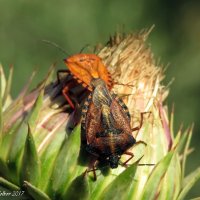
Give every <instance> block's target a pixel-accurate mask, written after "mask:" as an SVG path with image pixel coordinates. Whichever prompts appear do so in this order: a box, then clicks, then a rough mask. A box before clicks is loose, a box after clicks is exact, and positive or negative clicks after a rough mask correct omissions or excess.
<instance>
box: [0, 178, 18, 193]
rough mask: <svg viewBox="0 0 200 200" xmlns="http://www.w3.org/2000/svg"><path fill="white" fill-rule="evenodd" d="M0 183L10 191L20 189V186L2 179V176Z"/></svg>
mask: <svg viewBox="0 0 200 200" xmlns="http://www.w3.org/2000/svg"><path fill="white" fill-rule="evenodd" d="M0 185H1V186H3V187H5V188H7V189H8V190H10V191H12V190H20V188H19V187H18V186H17V185H15V184H13V183H11V182H9V181H8V180H6V179H4V178H3V177H0Z"/></svg>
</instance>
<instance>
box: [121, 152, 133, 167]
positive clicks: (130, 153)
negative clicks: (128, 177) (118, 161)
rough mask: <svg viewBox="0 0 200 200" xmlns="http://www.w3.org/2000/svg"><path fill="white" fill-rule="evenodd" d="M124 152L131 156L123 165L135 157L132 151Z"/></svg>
mask: <svg viewBox="0 0 200 200" xmlns="http://www.w3.org/2000/svg"><path fill="white" fill-rule="evenodd" d="M124 154H126V155H129V156H130V158H129V159H127V160H126V161H125V162H124V163H122V165H124V166H126V164H127V163H128V162H129V161H130V160H131V159H132V158H133V157H134V154H133V153H132V152H129V151H126V152H124Z"/></svg>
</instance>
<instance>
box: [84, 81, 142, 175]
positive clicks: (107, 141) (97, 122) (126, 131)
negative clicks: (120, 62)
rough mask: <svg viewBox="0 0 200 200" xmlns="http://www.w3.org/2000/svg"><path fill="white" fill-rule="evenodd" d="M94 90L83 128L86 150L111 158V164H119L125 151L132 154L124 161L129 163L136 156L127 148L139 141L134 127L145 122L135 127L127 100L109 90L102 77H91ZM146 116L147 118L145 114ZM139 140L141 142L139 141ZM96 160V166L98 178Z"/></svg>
mask: <svg viewBox="0 0 200 200" xmlns="http://www.w3.org/2000/svg"><path fill="white" fill-rule="evenodd" d="M91 85H92V86H93V88H94V89H93V92H92V93H91V94H90V95H89V97H88V99H87V100H86V101H85V104H84V106H83V109H82V131H83V133H84V134H83V135H84V136H85V139H86V150H87V151H88V152H89V153H90V154H92V155H94V156H95V157H96V160H107V161H108V163H109V165H110V167H111V168H117V167H118V165H119V160H120V158H121V155H122V154H127V155H130V158H129V159H128V160H127V161H125V162H124V163H123V165H126V164H127V163H128V161H129V160H131V159H132V158H133V153H131V152H128V151H127V150H128V149H129V148H130V147H132V146H133V145H134V144H136V140H135V138H134V137H133V135H132V131H135V130H139V129H140V128H141V126H142V120H141V123H140V126H138V127H135V128H133V129H132V128H131V126H130V114H129V111H128V108H127V107H126V105H125V104H124V103H123V101H122V100H121V99H120V98H119V97H117V96H116V95H115V94H112V93H110V92H109V90H108V88H107V86H106V84H105V82H104V81H103V80H102V79H99V78H98V79H93V80H92V81H91ZM142 119H143V118H142ZM137 143H138V142H137ZM95 170H96V169H95V162H94V164H93V166H92V170H86V173H87V172H89V171H93V173H94V179H96V173H95Z"/></svg>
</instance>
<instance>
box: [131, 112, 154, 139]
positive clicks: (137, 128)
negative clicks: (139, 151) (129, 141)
mask: <svg viewBox="0 0 200 200" xmlns="http://www.w3.org/2000/svg"><path fill="white" fill-rule="evenodd" d="M147 113H151V112H141V113H140V125H139V126H137V127H135V128H132V129H131V130H132V131H139V130H140V129H141V127H142V124H143V121H144V117H143V116H144V115H145V114H147ZM136 137H137V135H136Z"/></svg>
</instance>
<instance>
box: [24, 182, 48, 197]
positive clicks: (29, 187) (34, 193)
mask: <svg viewBox="0 0 200 200" xmlns="http://www.w3.org/2000/svg"><path fill="white" fill-rule="evenodd" d="M24 186H25V188H26V189H27V192H28V194H29V195H30V196H31V197H33V198H34V199H36V200H50V198H49V197H48V195H47V194H45V193H44V192H43V191H41V190H39V189H38V188H36V187H35V186H34V185H32V184H31V183H29V182H28V181H24Z"/></svg>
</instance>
